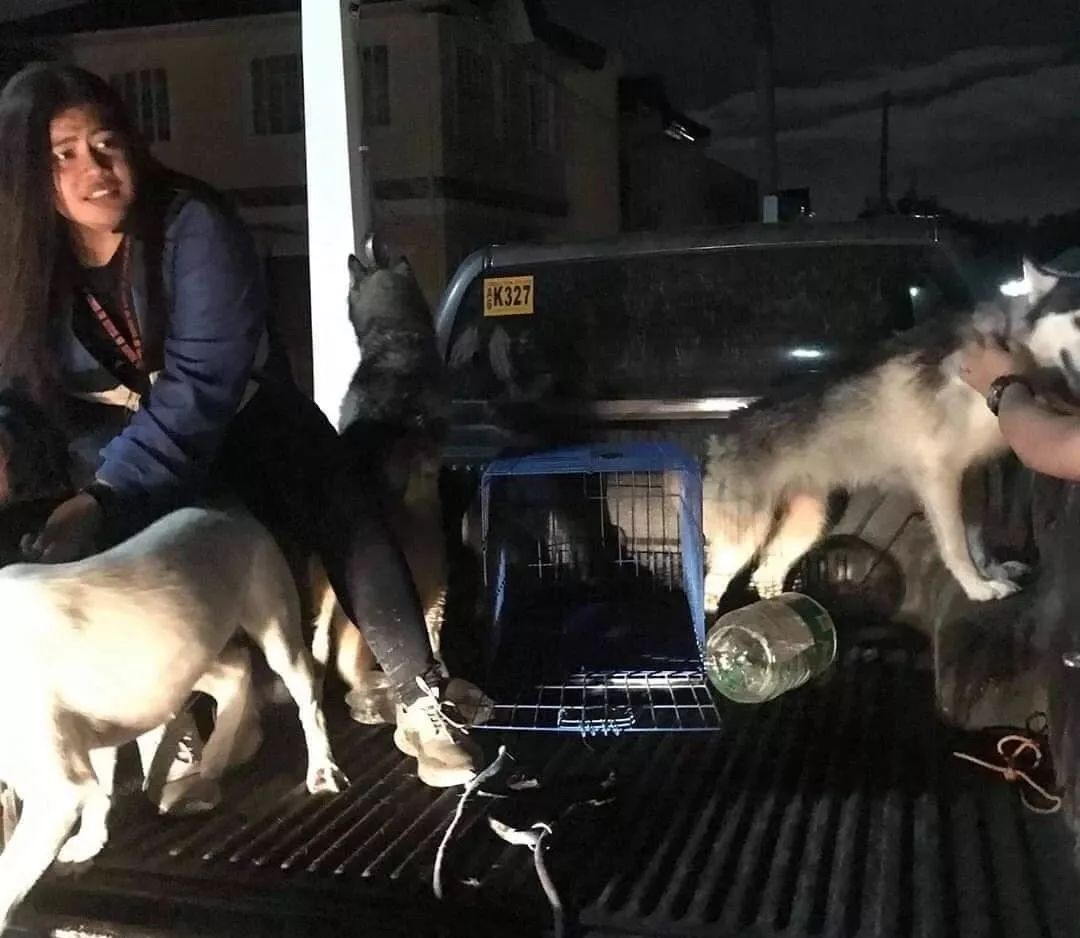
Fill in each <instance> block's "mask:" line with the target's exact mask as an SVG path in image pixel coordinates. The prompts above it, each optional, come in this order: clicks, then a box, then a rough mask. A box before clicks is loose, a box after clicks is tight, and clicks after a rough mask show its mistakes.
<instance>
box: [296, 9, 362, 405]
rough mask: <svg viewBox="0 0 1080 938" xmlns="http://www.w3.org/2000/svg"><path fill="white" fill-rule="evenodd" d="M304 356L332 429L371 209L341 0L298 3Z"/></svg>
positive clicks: (348, 371)
mask: <svg viewBox="0 0 1080 938" xmlns="http://www.w3.org/2000/svg"><path fill="white" fill-rule="evenodd" d="M300 28H301V33H302V43H303V59H304V143H305V147H306V160H307V211H308V253H309V256H310V261H311V353H312V359H313V360H312V367H313V370H314V392H315V403H317V404H318V405H319V407H320V408H321V409H322V410H323V412H324V413H325V414H326V415H327V416H328V417H329V418H330V420H331V421H332V422H333V423H334V425H335V426H336V425H337V421H338V415H339V412H340V409H341V399H342V397H344V395H345V391H346V389H347V388H348V385H349V379H350V378H351V377H352V374H353V371H354V370H355V368H356V364H357V361H358V360H359V355H358V352H357V348H356V337H355V336H354V334H353V330H352V326H351V325H350V324H349V317H348V305H347V300H348V285H349V274H348V263H347V261H348V256H349V253H350V252H352V253H356V250H357V246H358V245H361V244H363V243H364V241H365V239H366V237H367V235H368V233H369V231H370V227H371V207H370V205H369V204H368V202H367V193H366V192H365V186H364V185H363V184H362V180H363V175H362V174H363V153H362V151H361V146H360V130H361V114H360V67H359V62H358V59H357V50H356V43H355V40H354V38H353V21H352V15H351V14H350V12H349V0H337V2H335V0H301V4H300Z"/></svg>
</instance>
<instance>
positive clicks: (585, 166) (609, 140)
mask: <svg viewBox="0 0 1080 938" xmlns="http://www.w3.org/2000/svg"><path fill="white" fill-rule="evenodd" d="M620 70H621V64H620V62H619V60H618V59H617V58H616V57H614V56H612V55H610V54H609V55H608V62H607V65H605V67H604V68H603V69H601V70H598V71H591V70H589V69H585V68H577V69H568V70H567V72H566V74H565V75H564V79H563V80H564V82H565V86H566V89H565V92H564V94H565V98H566V101H565V114H566V118H565V119H566V122H567V132H566V133H565V135H564V140H563V146H564V148H565V149H564V160H565V165H566V189H567V202H568V204H569V216H568V218H567V224H566V229H565V230H566V234H567V236H568V237H570V238H597V237H604V236H608V235H613V234H616V233H617V232H618V231H619V223H620V214H619V173H618V170H617V167H618V165H619V106H618V94H619V92H618V85H619V72H620Z"/></svg>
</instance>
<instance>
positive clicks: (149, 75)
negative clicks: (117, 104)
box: [109, 68, 172, 143]
mask: <svg viewBox="0 0 1080 938" xmlns="http://www.w3.org/2000/svg"><path fill="white" fill-rule="evenodd" d="M109 84H110V85H112V86H113V89H114V90H115V91H116V93H117V94H119V95H120V97H121V98H122V99H123V101H124V106H125V107H126V108H127V111H128V113H129V114H130V115H131V118H132V120H133V121H134V122H135V127H136V129H137V130H138V131H139V133H140V134H141V135H142V138H143V139H144V140H145V141H146V142H147V143H158V142H159V141H163V140H169V139H170V137H171V133H172V128H171V126H170V125H171V122H172V117H171V115H170V113H169V82H168V79H167V78H166V75H165V69H163V68H143V69H139V70H138V71H134V72H116V73H114V74H112V75H110V76H109Z"/></svg>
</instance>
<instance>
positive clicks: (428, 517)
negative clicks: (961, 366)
mask: <svg viewBox="0 0 1080 938" xmlns="http://www.w3.org/2000/svg"><path fill="white" fill-rule="evenodd" d="M349 278H350V287H349V320H350V321H351V322H352V325H353V329H354V330H355V332H356V341H357V343H358V345H359V348H360V363H359V365H358V366H357V369H356V373H355V374H354V375H353V379H352V382H351V383H350V385H349V389H348V392H347V393H346V395H345V398H344V400H343V401H342V405H341V418H340V424H339V429H340V432H341V435H342V438H343V439H344V441H345V444H346V446H345V448H346V450H347V452H348V462H349V471H350V472H357V473H362V474H364V475H366V476H368V477H369V478H370V480H371V483H372V486H373V488H374V489H375V491H376V492H377V493H378V501H379V504H380V507H381V509H382V511H383V513H384V516H385V517H386V519H387V523H388V524H389V526H390V529H391V530H392V531H393V533H394V536H395V538H396V540H397V542H398V545H399V546H400V547H401V549H402V552H403V553H404V555H405V559H406V561H407V562H408V565H409V570H410V572H411V574H412V577H413V582H414V583H415V585H416V589H417V593H418V594H419V597H420V602H421V606H422V608H423V610H424V617H425V620H426V622H427V627H428V635H429V637H430V640H431V644H432V650H433V651H434V653H435V656H436V658H438V659H439V660H440V661H441V658H440V639H441V635H440V633H441V628H442V616H443V609H444V605H445V600H446V553H445V543H444V536H443V528H442V505H441V501H440V498H439V466H440V452H439V450H440V446H441V443H442V439H443V435H444V432H445V429H446V420H447V406H448V400H447V396H446V391H445V382H444V378H443V364H442V360H441V359H440V357H439V352H438V347H437V345H436V342H435V326H434V321H433V319H432V316H431V311H430V309H429V308H428V304H427V301H426V300H425V299H424V295H423V293H421V291H420V286H419V284H418V283H417V281H416V277H415V275H414V273H413V270H412V268H411V267H410V266H409V263H408V261H406V260H405V259H401V260H399V261H397V262H396V263H394V264H393V265H390V266H387V265H384V264H382V263H381V262H379V261H374V262H373V263H371V264H368V265H365V264H364V263H363V262H361V261H360V260H359V259H358V258H357V257H355V256H350V257H349ZM312 581H313V586H314V593H315V596H316V598H317V600H318V601H319V607H320V608H319V610H318V614H317V617H316V626H315V645H314V651H315V657H316V661H317V662H319V663H320V664H324V665H325V664H328V663H329V659H330V658H331V657H332V658H333V666H334V669H335V670H336V671H337V673H338V676H339V677H341V678H342V679H343V680H344V682H345V683H346V685H347V686H348V687H349V688H350V689H356V688H357V687H358V686H359V685H361V684H363V683H365V682H367V681H369V680H370V679H371V678H372V676H373V673H374V669H375V666H376V665H375V659H374V656H373V655H372V653H371V651H370V649H369V648H368V647H367V645H366V643H365V642H364V640H363V638H362V637H361V635H360V633H359V631H358V630H357V629H356V628H355V627H354V626H353V625H352V623H350V622H348V621H347V619H346V618H345V616H344V614H343V613H342V610H341V608H340V607H339V606H337V604H336V602H335V601H334V598H333V594H332V593H331V592H330V591H329V587H328V585H327V583H326V580H325V572H324V571H322V570H321V569H320V567H319V565H318V564H315V565H314V569H313V571H312ZM379 709H380V711H381V712H383V713H387V712H391V711H392V710H393V707H389V710H387V708H386V707H380V708H379Z"/></svg>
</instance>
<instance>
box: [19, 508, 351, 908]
mask: <svg viewBox="0 0 1080 938" xmlns="http://www.w3.org/2000/svg"><path fill="white" fill-rule="evenodd" d="M0 608H3V610H4V614H5V617H6V620H7V625H8V627H9V628H11V629H14V630H16V631H17V632H18V641H9V642H8V643H7V647H6V650H5V653H4V667H5V678H4V680H3V681H0V778H2V779H3V780H4V781H5V782H7V783H9V784H10V785H11V787H13V788H14V789H15V791H16V793H17V794H19V795H20V796H21V797H22V799H23V811H22V816H21V818H20V819H19V823H18V824H17V825H16V827H15V831H14V834H13V835H12V838H11V841H10V842H9V843H8V844H7V845H6V847H5V849H4V852H3V853H2V854H0V927H2V926H3V925H4V924H5V923H6V921H7V918H8V916H9V914H10V912H11V910H12V908H13V907H14V906H15V905H16V904H17V903H18V902H19V901H20V900H21V899H22V898H23V896H25V894H26V893H27V891H29V889H30V888H31V887H32V886H33V884H34V883H35V882H36V881H37V880H38V878H39V877H40V876H41V874H42V873H43V872H44V871H45V869H46V868H47V867H48V866H49V864H50V863H51V862H52V861H53V860H54V859H56V858H57V856H58V855H60V856H61V857H62V858H63V859H65V860H70V861H82V860H86V859H89V858H90V857H92V856H94V855H95V854H96V853H97V852H98V851H100V850H101V848H102V847H103V846H104V845H105V842H106V839H107V828H106V818H107V814H108V810H109V803H110V800H111V797H110V795H111V790H110V786H111V781H112V774H113V769H114V766H115V753H116V747H117V746H120V745H122V744H124V743H127V742H130V741H132V740H135V739H137V738H138V737H140V736H143V735H144V734H147V733H150V732H152V731H154V730H155V728H157V727H161V726H162V725H163V724H164V723H166V721H168V720H170V719H171V717H172V716H173V714H175V713H176V712H177V711H178V710H179V709H180V708H181V707H182V706H183V704H184V703H185V701H186V700H187V699H188V697H189V695H190V694H191V692H192V690H193V689H195V688H196V687H198V686H199V682H200V680H201V679H202V678H203V677H204V675H206V674H207V672H208V671H210V670H212V669H213V668H214V667H215V666H216V664H217V663H218V662H219V661H220V660H221V657H222V655H223V653H226V652H227V647H228V645H229V642H230V640H232V639H233V638H234V637H235V636H236V635H237V634H238V633H239V632H243V633H244V634H245V635H246V636H248V637H249V638H250V639H251V640H252V641H253V642H254V643H255V644H256V645H257V646H258V647H259V648H261V649H262V651H263V653H264V654H265V656H266V660H267V663H268V664H269V665H270V667H271V668H272V669H273V670H274V671H276V672H277V674H278V675H280V676H281V678H282V680H283V681H284V683H285V686H286V687H287V688H288V690H289V693H290V695H291V696H292V698H293V699H294V700H295V702H296V704H297V707H298V708H299V716H300V723H301V726H302V728H303V731H304V739H305V742H306V744H307V754H308V766H307V788H308V791H310V792H312V793H316V792H334V791H337V790H339V788H338V786H339V782H341V781H343V780H344V778H343V776H342V775H341V773H340V771H339V770H338V768H337V766H336V765H334V762H333V759H332V756H331V753H330V744H329V741H328V739H327V736H326V729H325V726H324V723H323V715H322V709H321V707H320V706H319V703H318V701H317V699H316V697H315V689H314V677H313V668H312V662H311V657H310V654H309V653H308V651H307V650H306V649H305V648H304V645H303V639H302V636H301V631H300V610H299V600H298V597H297V594H296V587H295V585H294V583H293V581H292V578H291V576H290V572H289V568H288V565H287V563H286V561H285V558H284V556H283V555H282V554H281V551H280V549H279V548H278V546H277V544H276V543H275V542H274V539H273V538H272V537H271V536H270V533H269V532H268V531H267V530H266V529H265V528H263V527H262V525H260V524H258V522H256V521H255V519H254V518H252V517H251V516H250V515H249V514H247V513H246V512H245V511H243V510H241V509H239V508H235V509H234V508H230V509H228V510H219V509H209V508H183V509H180V510H179V511H175V512H172V513H171V514H168V515H166V516H165V517H163V518H162V519H160V520H159V521H157V522H155V523H154V524H152V525H151V526H150V527H148V528H146V529H145V530H143V531H141V532H140V533H138V534H136V535H135V536H134V537H132V538H130V539H128V540H127V541H124V542H122V543H121V544H119V545H117V546H116V547H113V548H111V549H109V550H106V551H104V552H103V553H100V554H95V555H93V556H91V557H88V558H86V559H85V560H80V561H76V562H74V563H66V564H13V565H11V566H8V567H5V568H4V569H3V570H2V571H0ZM234 663H235V662H234ZM223 709H227V707H224V706H223ZM223 722H224V716H223V715H221V714H220V713H219V719H218V726H217V727H216V729H215V733H214V734H213V735H211V737H210V740H209V742H208V743H207V751H205V752H204V754H203V758H204V766H205V765H206V764H208V763H210V762H211V761H213V758H212V756H211V752H210V750H211V748H212V747H213V746H214V742H215V736H217V735H218V733H220V732H223V730H222V726H221V724H222V723H223ZM224 735H229V734H224V733H223V736H224ZM76 821H81V823H80V826H79V830H78V833H77V834H76V835H75V836H74V837H73V838H71V840H70V841H68V835H69V833H70V832H71V829H72V827H73V826H74V824H75V822H76ZM65 841H68V842H67V843H65Z"/></svg>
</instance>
